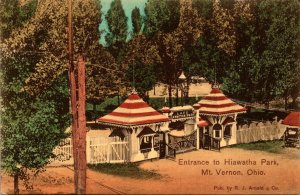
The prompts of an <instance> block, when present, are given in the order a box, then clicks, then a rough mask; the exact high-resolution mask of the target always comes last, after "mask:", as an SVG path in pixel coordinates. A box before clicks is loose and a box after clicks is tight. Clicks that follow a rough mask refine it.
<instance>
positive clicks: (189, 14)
mask: <svg viewBox="0 0 300 195" xmlns="http://www.w3.org/2000/svg"><path fill="white" fill-rule="evenodd" d="M156 4H158V2H157V1H148V3H147V5H146V8H145V13H146V24H145V26H146V28H145V29H146V34H147V35H148V36H149V37H151V36H152V37H155V38H154V39H155V40H156V41H155V43H156V45H157V47H156V48H157V51H158V55H159V57H160V59H161V61H160V62H159V67H160V69H158V71H157V72H161V73H160V74H159V79H160V81H161V82H163V83H165V84H167V85H168V93H169V106H170V107H172V89H173V86H176V85H177V83H178V76H179V74H180V72H181V70H182V59H181V57H182V52H183V48H184V47H185V46H186V45H189V44H191V43H192V42H193V41H194V40H196V39H197V38H199V36H200V34H201V32H202V19H201V18H200V17H199V16H198V14H197V13H196V12H195V10H193V8H192V6H191V1H188V0H187V1H181V2H180V4H179V1H166V2H165V3H162V5H157V6H160V7H159V8H158V9H153V7H154V6H155V5H156ZM167 5H168V6H167ZM169 9H170V10H169ZM158 13H167V14H166V16H161V15H160V14H158ZM160 17H163V18H160ZM167 17H169V18H170V20H169V21H168V19H167ZM168 22H170V24H168ZM165 26H168V28H165ZM160 28H161V29H160ZM177 94H178V93H177Z"/></svg>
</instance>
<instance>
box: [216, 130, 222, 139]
mask: <svg viewBox="0 0 300 195" xmlns="http://www.w3.org/2000/svg"><path fill="white" fill-rule="evenodd" d="M215 138H221V131H220V130H215Z"/></svg>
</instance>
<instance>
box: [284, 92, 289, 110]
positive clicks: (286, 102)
mask: <svg viewBox="0 0 300 195" xmlns="http://www.w3.org/2000/svg"><path fill="white" fill-rule="evenodd" d="M284 109H285V110H287V109H288V95H287V93H285V94H284Z"/></svg>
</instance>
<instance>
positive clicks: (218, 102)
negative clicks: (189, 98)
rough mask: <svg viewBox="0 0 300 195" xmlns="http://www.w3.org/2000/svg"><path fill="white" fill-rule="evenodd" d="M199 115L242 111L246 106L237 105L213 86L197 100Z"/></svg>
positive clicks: (216, 114)
mask: <svg viewBox="0 0 300 195" xmlns="http://www.w3.org/2000/svg"><path fill="white" fill-rule="evenodd" d="M198 103H199V104H200V109H199V114H200V115H208V116H209V115H211V116H220V115H228V114H232V113H243V112H245V111H246V108H244V107H242V106H240V105H238V104H237V103H235V102H234V101H232V100H231V99H229V98H228V97H227V96H225V95H224V94H223V92H222V91H221V90H220V89H219V88H218V87H214V88H213V89H212V90H211V92H210V93H209V94H208V95H207V96H205V97H204V98H203V99H202V100H200V101H199V102H198Z"/></svg>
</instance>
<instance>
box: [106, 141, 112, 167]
mask: <svg viewBox="0 0 300 195" xmlns="http://www.w3.org/2000/svg"><path fill="white" fill-rule="evenodd" d="M110 141H111V140H109V141H108V143H107V158H106V159H107V163H109V162H110V150H111V142H110Z"/></svg>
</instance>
